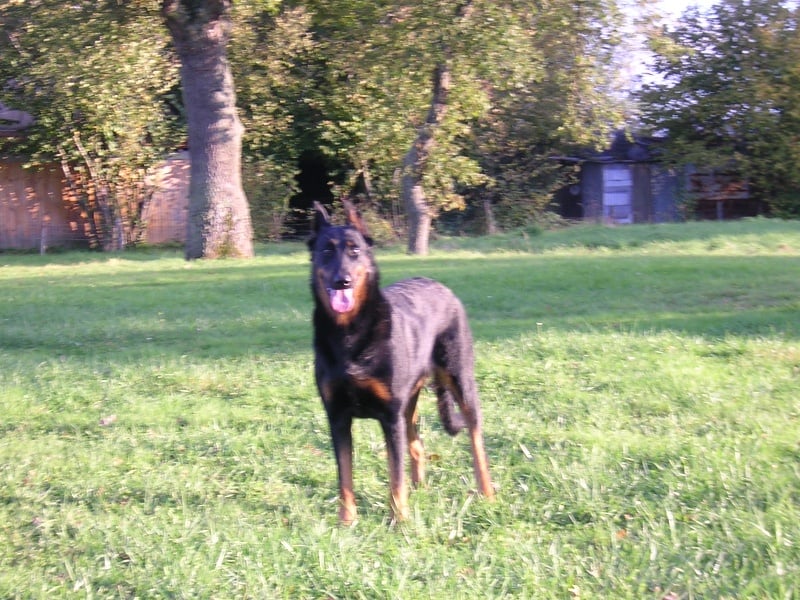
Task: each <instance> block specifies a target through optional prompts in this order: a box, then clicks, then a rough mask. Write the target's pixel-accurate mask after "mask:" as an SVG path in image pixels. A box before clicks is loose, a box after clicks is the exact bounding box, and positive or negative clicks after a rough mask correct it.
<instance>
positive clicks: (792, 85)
mask: <svg viewBox="0 0 800 600" xmlns="http://www.w3.org/2000/svg"><path fill="white" fill-rule="evenodd" d="M799 35H800V31H798V9H797V8H796V7H795V8H789V7H787V6H785V5H784V4H783V3H782V2H780V1H779V0H725V1H723V2H720V3H719V4H717V5H715V6H714V7H713V8H712V9H711V10H710V11H709V12H707V13H701V12H699V11H698V10H696V9H694V10H690V11H688V12H687V13H685V14H684V15H683V17H682V19H681V20H680V21H679V22H678V24H677V25H676V26H675V27H674V28H667V27H663V28H662V29H661V30H660V31H658V32H657V33H656V34H655V35H653V36H651V40H650V41H651V46H652V48H653V50H654V52H655V55H656V62H655V72H656V73H657V74H658V75H659V76H660V80H659V81H658V82H656V83H652V84H650V85H647V86H645V87H644V89H643V91H642V94H641V101H642V103H643V107H644V120H645V122H646V123H647V124H648V125H649V126H650V127H651V128H652V129H653V130H655V131H660V132H665V133H666V134H667V158H668V160H670V161H671V162H673V163H676V164H677V163H684V164H686V163H693V164H695V165H696V166H697V167H698V168H711V169H720V170H731V171H736V172H738V173H739V174H741V175H742V176H744V177H746V178H747V179H748V180H749V181H750V183H751V188H752V190H753V192H754V193H755V194H756V196H757V197H758V198H759V199H761V200H763V201H765V202H766V203H767V204H768V205H769V206H770V207H771V208H772V210H773V211H774V212H775V213H777V214H781V215H786V216H789V215H795V216H797V215H800V146H798V144H797V139H798V136H799V135H800V37H798V36H799Z"/></svg>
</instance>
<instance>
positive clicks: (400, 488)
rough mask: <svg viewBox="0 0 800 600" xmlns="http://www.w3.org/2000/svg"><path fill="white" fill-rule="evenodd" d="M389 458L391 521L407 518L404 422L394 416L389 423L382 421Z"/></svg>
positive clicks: (398, 416)
mask: <svg viewBox="0 0 800 600" xmlns="http://www.w3.org/2000/svg"><path fill="white" fill-rule="evenodd" d="M381 425H382V426H383V435H384V437H385V438H386V453H387V455H388V458H389V487H390V498H389V502H390V506H391V509H392V520H393V521H404V520H405V519H407V518H408V489H407V488H406V480H405V467H404V458H405V452H406V420H405V418H404V417H403V416H402V415H396V416H395V418H394V419H392V420H391V421H382V422H381Z"/></svg>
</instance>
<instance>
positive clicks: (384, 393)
mask: <svg viewBox="0 0 800 600" xmlns="http://www.w3.org/2000/svg"><path fill="white" fill-rule="evenodd" d="M354 382H355V384H356V385H357V386H358V387H360V388H361V389H363V390H367V391H368V392H370V393H371V394H372V395H373V396H375V397H376V398H378V399H379V400H381V401H382V402H387V403H388V402H390V401H391V399H392V391H391V390H390V389H389V386H388V385H387V384H386V382H384V381H381V380H380V379H377V378H374V377H364V378H361V379H355V380H354Z"/></svg>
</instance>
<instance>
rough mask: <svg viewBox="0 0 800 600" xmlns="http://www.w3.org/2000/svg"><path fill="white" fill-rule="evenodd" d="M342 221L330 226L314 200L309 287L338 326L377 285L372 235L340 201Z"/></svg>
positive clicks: (360, 304) (327, 217)
mask: <svg viewBox="0 0 800 600" xmlns="http://www.w3.org/2000/svg"><path fill="white" fill-rule="evenodd" d="M343 204H344V208H345V215H346V223H345V225H333V224H332V223H331V220H330V217H329V216H328V212H327V211H326V210H325V208H324V207H323V206H322V205H321V204H319V203H318V202H315V203H314V208H315V211H316V214H315V218H314V233H313V236H312V237H311V239H310V240H309V241H308V247H309V249H310V250H311V264H312V268H311V269H312V270H311V288H312V290H313V292H314V295H315V297H316V299H317V301H318V302H319V304H320V305H321V306H322V307H323V308H324V309H325V311H326V312H327V313H328V314H329V315H330V316H331V317H332V318H333V319H334V320H335V321H336V323H337V324H339V325H346V324H348V323H350V321H352V319H353V318H354V317H355V316H356V315H357V314H358V313H359V311H360V310H361V308H362V307H363V305H364V302H365V301H366V299H367V297H368V296H369V292H370V289H371V287H375V286H377V285H378V271H377V268H376V267H375V261H374V258H373V256H372V238H370V237H369V234H368V233H367V231H366V227H365V226H364V222H363V220H362V219H361V215H360V214H359V213H358V211H357V210H356V208H355V207H354V206H353V205H352V204H351V203H350V202H348V201H346V200H345V201H344V202H343Z"/></svg>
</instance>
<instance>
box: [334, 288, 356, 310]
mask: <svg viewBox="0 0 800 600" xmlns="http://www.w3.org/2000/svg"><path fill="white" fill-rule="evenodd" d="M328 295H329V296H330V299H331V308H332V309H333V310H334V311H335V312H338V313H343V312H347V311H348V310H350V309H351V308H353V290H351V289H347V290H328Z"/></svg>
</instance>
